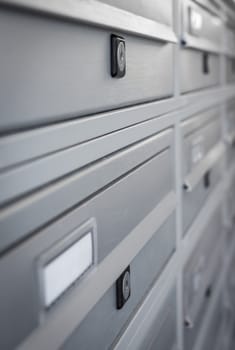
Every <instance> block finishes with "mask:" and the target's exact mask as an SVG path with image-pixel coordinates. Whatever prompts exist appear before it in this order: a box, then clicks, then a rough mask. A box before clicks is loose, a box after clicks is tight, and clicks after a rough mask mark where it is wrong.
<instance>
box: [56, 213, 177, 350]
mask: <svg viewBox="0 0 235 350" xmlns="http://www.w3.org/2000/svg"><path fill="white" fill-rule="evenodd" d="M174 226H175V217H174V215H173V216H171V218H169V220H168V221H167V222H166V223H165V224H164V225H163V226H162V227H161V228H160V229H159V230H158V232H156V233H155V235H154V237H153V238H152V239H151V240H150V241H149V243H148V244H147V245H146V246H145V247H144V248H143V250H142V251H141V252H140V253H139V254H138V255H137V256H136V258H135V259H134V260H133V261H132V262H131V264H130V271H131V272H130V273H131V297H130V299H129V300H128V302H127V303H126V304H125V305H124V307H123V309H121V310H117V309H116V307H115V303H116V300H115V297H116V294H115V285H113V286H112V287H111V288H110V289H109V290H108V291H107V293H106V294H105V295H104V296H103V298H102V299H101V300H100V301H99V302H98V303H97V304H96V306H95V307H94V309H92V310H91V311H90V313H89V314H88V315H87V317H86V318H85V319H84V321H83V322H82V323H81V325H80V326H79V327H78V328H77V329H76V330H75V332H74V333H73V335H72V336H71V337H70V338H69V339H68V340H67V341H66V343H65V345H64V346H63V347H62V348H63V349H64V350H70V349H80V348H81V349H83V350H88V349H89V350H92V349H94V350H95V349H109V348H111V344H112V343H113V342H114V340H115V338H116V337H117V336H118V335H119V333H120V332H121V330H123V329H124V328H126V327H127V324H128V322H129V320H130V319H131V318H132V317H133V315H134V313H135V312H136V310H137V308H138V307H139V305H140V304H141V302H143V300H144V298H145V297H146V296H147V293H148V291H149V289H150V288H151V286H152V285H153V283H154V281H155V280H156V277H157V276H158V275H159V273H160V272H161V271H162V268H163V266H164V265H165V263H166V262H167V260H168V259H169V257H170V255H171V254H172V252H173V250H174V247H175V229H174ZM146 230H147V227H146ZM146 257H147V258H146ZM168 302H169V304H168V306H167V311H166V310H164V314H165V316H164V317H166V318H167V320H166V319H164V321H168V322H169V325H168V326H169V332H168V333H167V328H166V324H165V322H164V324H163V325H162V324H161V321H160V320H159V318H158V317H157V316H156V319H155V320H154V324H153V325H152V327H157V328H161V330H160V329H159V331H162V332H165V333H166V334H165V336H164V339H160V335H159V342H160V340H161V341H162V342H163V344H164V341H165V342H166V340H167V337H168V342H169V343H170V344H171V345H172V343H173V344H174V342H175V332H176V324H175V317H176V315H175V311H176V310H175V294H173V296H172V294H171V298H170V301H168ZM161 326H163V329H162V327H161ZM91 329H92V332H91ZM154 335H156V330H155V332H154V331H153V329H150V331H149V334H148V336H149V337H146V339H142V341H143V344H140V345H139V348H140V349H151V347H150V345H151V341H154V339H153V336H154ZM146 336H147V335H146ZM169 343H168V344H169ZM147 344H148V346H147ZM160 344H161V343H159V349H163V350H168V349H171V347H170V346H168V347H166V348H164V347H161V346H160Z"/></svg>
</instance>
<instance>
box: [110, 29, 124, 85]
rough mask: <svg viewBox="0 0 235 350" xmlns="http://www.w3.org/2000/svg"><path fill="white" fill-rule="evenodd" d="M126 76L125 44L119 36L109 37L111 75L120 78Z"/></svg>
mask: <svg viewBox="0 0 235 350" xmlns="http://www.w3.org/2000/svg"><path fill="white" fill-rule="evenodd" d="M125 74H126V44H125V39H124V38H122V37H121V36H116V35H114V34H112V35H111V75H112V77H116V78H122V77H124V76H125Z"/></svg>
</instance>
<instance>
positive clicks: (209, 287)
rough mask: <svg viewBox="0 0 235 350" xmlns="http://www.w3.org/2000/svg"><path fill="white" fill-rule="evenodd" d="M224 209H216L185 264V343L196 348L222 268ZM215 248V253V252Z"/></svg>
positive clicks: (186, 345)
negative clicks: (196, 341)
mask: <svg viewBox="0 0 235 350" xmlns="http://www.w3.org/2000/svg"><path fill="white" fill-rule="evenodd" d="M221 235H222V211H221V208H220V207H219V208H218V209H216V211H215V212H214V214H213V215H212V217H211V218H210V220H209V222H208V224H207V225H206V227H205V228H204V230H203V233H202V235H201V238H200V240H199V242H198V244H197V246H196V247H195V249H194V251H193V253H192V255H191V256H190V258H189V259H188V261H187V262H186V264H185V267H184V277H183V279H184V282H183V283H184V296H183V300H184V342H185V347H186V349H191V348H193V345H194V342H195V340H196V338H197V336H198V334H199V331H200V327H201V325H202V320H203V317H204V315H205V313H206V310H207V308H208V305H209V304H210V300H211V299H212V297H213V294H214V291H215V289H216V280H217V276H218V271H219V270H220V268H221V259H222V249H221V243H220V242H221ZM212 251H213V254H212Z"/></svg>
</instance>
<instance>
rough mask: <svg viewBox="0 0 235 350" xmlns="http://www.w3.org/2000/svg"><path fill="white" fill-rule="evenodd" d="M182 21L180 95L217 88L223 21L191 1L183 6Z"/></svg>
mask: <svg viewBox="0 0 235 350" xmlns="http://www.w3.org/2000/svg"><path fill="white" fill-rule="evenodd" d="M182 21H183V28H182V34H181V36H182V37H181V42H182V49H181V52H180V78H181V92H182V93H186V92H190V91H195V90H199V89H203V88H208V87H211V86H215V85H218V84H219V55H218V54H219V52H220V50H221V47H220V45H221V38H222V22H221V20H220V19H219V18H218V17H217V16H215V15H212V13H211V12H210V11H208V10H207V9H206V8H205V7H201V6H200V5H199V4H198V3H196V2H194V1H190V0H189V1H185V2H184V5H183V6H182ZM192 67H193V69H192Z"/></svg>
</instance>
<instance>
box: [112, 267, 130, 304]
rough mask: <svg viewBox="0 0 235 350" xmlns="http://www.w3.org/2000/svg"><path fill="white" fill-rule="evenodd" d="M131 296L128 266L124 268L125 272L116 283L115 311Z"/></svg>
mask: <svg viewBox="0 0 235 350" xmlns="http://www.w3.org/2000/svg"><path fill="white" fill-rule="evenodd" d="M130 295H131V276H130V266H128V267H127V268H126V270H125V271H123V273H122V274H121V276H120V277H119V278H118V279H117V281H116V296H117V309H118V310H119V309H121V308H122V307H123V306H124V304H125V303H126V302H127V300H128V299H129V298H130Z"/></svg>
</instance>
